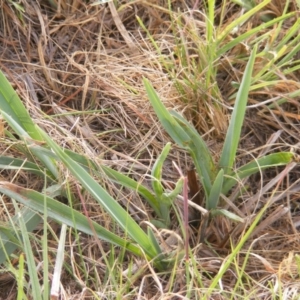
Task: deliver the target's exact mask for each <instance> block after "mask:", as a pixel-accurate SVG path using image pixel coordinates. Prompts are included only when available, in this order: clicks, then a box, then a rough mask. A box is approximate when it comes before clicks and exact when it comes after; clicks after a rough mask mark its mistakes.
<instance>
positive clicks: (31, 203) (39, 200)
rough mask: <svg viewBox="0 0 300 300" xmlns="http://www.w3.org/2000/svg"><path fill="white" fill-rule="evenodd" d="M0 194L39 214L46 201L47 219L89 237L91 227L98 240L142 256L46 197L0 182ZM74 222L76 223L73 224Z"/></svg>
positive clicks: (92, 223) (79, 215) (68, 208)
mask: <svg viewBox="0 0 300 300" xmlns="http://www.w3.org/2000/svg"><path fill="white" fill-rule="evenodd" d="M0 192H1V193H3V194H5V195H7V196H8V197H11V198H13V199H15V200H16V201H18V202H20V203H22V204H23V205H25V206H26V207H27V208H30V209H31V210H34V211H36V212H39V213H43V212H44V201H46V203H47V213H48V217H50V218H52V219H53V220H55V221H57V222H59V223H64V224H66V225H69V226H71V227H73V228H76V229H77V230H79V231H82V232H84V233H86V234H89V235H93V234H94V233H93V230H92V228H91V225H92V226H93V227H94V229H95V232H96V234H97V236H98V237H99V238H101V239H103V240H105V241H107V242H109V243H112V244H114V245H117V246H120V247H122V248H125V249H127V250H128V251H131V252H132V253H134V254H136V255H140V256H141V255H142V254H141V251H140V248H139V247H137V246H135V245H134V244H132V243H130V242H128V241H126V240H125V239H122V238H120V237H119V236H117V235H115V234H113V233H111V232H110V231H108V230H106V229H105V228H104V227H102V226H100V225H99V224H97V223H96V222H94V221H92V220H88V219H87V218H86V217H85V216H84V215H83V214H81V213H80V212H78V211H76V210H74V209H72V208H71V207H69V206H67V205H65V204H63V203H61V202H59V201H57V200H55V199H53V198H51V197H49V196H47V195H44V194H41V193H39V192H36V191H33V190H30V189H25V188H22V187H19V186H17V185H15V184H12V183H9V182H3V181H1V182H0ZM74 220H75V222H76V223H74Z"/></svg>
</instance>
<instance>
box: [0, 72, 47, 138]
mask: <svg viewBox="0 0 300 300" xmlns="http://www.w3.org/2000/svg"><path fill="white" fill-rule="evenodd" d="M0 107H1V110H2V111H3V112H5V113H6V114H7V115H9V116H10V117H11V118H12V119H13V120H14V121H15V122H16V123H17V124H18V125H19V126H20V127H22V128H23V129H24V131H26V132H27V133H28V135H29V136H31V138H33V139H35V140H38V141H42V138H41V136H40V134H39V133H38V131H37V130H36V128H35V124H34V122H33V121H32V119H31V118H30V116H29V113H28V111H27V110H26V108H25V106H24V105H23V103H22V101H21V100H20V98H19V96H18V94H17V93H16V92H15V90H14V89H13V88H12V86H11V84H10V83H9V81H8V80H7V79H6V77H5V76H4V74H3V73H2V72H1V71H0Z"/></svg>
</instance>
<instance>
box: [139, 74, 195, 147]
mask: <svg viewBox="0 0 300 300" xmlns="http://www.w3.org/2000/svg"><path fill="white" fill-rule="evenodd" d="M143 82H144V86H145V88H146V92H147V94H148V97H149V100H150V102H151V105H152V107H153V109H154V111H155V113H156V115H157V117H158V119H159V121H160V123H161V124H162V126H163V127H164V129H165V130H166V131H167V133H168V134H169V135H170V136H171V138H172V139H173V140H174V141H175V142H176V143H177V144H178V145H179V146H181V147H183V148H186V146H187V145H188V144H189V143H190V138H189V136H188V135H187V134H186V133H185V131H184V130H183V129H182V127H181V126H180V125H179V124H178V123H177V122H176V120H175V119H174V118H173V117H172V116H171V114H170V113H169V112H168V110H167V109H166V107H165V106H164V105H163V103H162V102H161V100H160V99H159V97H158V95H157V93H156V92H155V90H154V88H153V87H152V85H151V84H150V83H149V81H148V80H147V79H146V78H143Z"/></svg>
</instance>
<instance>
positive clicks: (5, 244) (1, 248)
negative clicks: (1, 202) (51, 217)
mask: <svg viewBox="0 0 300 300" xmlns="http://www.w3.org/2000/svg"><path fill="white" fill-rule="evenodd" d="M20 214H21V216H22V218H23V221H24V223H25V226H26V230H27V231H28V232H32V231H33V230H34V229H36V227H37V225H38V224H39V223H40V222H41V217H40V216H39V215H38V214H37V213H36V212H35V211H33V210H31V209H29V208H28V207H24V208H22V209H21V210H20ZM18 219H19V216H18V215H15V216H14V217H12V222H13V223H14V226H12V225H11V223H10V222H7V223H5V224H2V226H1V227H0V240H1V241H0V265H1V264H2V263H4V262H5V261H6V260H7V259H8V258H9V256H10V255H11V254H12V253H13V252H14V251H15V250H16V249H17V248H19V247H20V246H21V242H20V241H19V240H18V234H17V233H16V232H15V230H14V228H16V227H17V222H18Z"/></svg>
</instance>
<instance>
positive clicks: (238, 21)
mask: <svg viewBox="0 0 300 300" xmlns="http://www.w3.org/2000/svg"><path fill="white" fill-rule="evenodd" d="M270 2H271V0H264V1H262V2H261V3H259V4H258V5H256V6H255V7H253V8H252V9H251V10H249V11H248V12H246V13H245V14H243V15H241V16H240V17H239V18H237V19H236V20H233V21H232V22H230V23H229V25H228V26H227V27H226V28H225V29H223V30H222V32H221V34H220V35H219V36H218V37H217V43H218V44H220V42H221V41H222V40H223V39H225V38H226V37H227V36H228V35H229V34H230V32H231V31H232V30H233V29H234V28H235V27H237V26H239V25H241V24H243V23H244V22H245V21H247V20H248V19H249V18H250V17H252V16H253V15H255V14H256V13H258V12H259V11H260V10H261V9H262V8H263V7H265V6H266V5H268V4H269V3H270Z"/></svg>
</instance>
